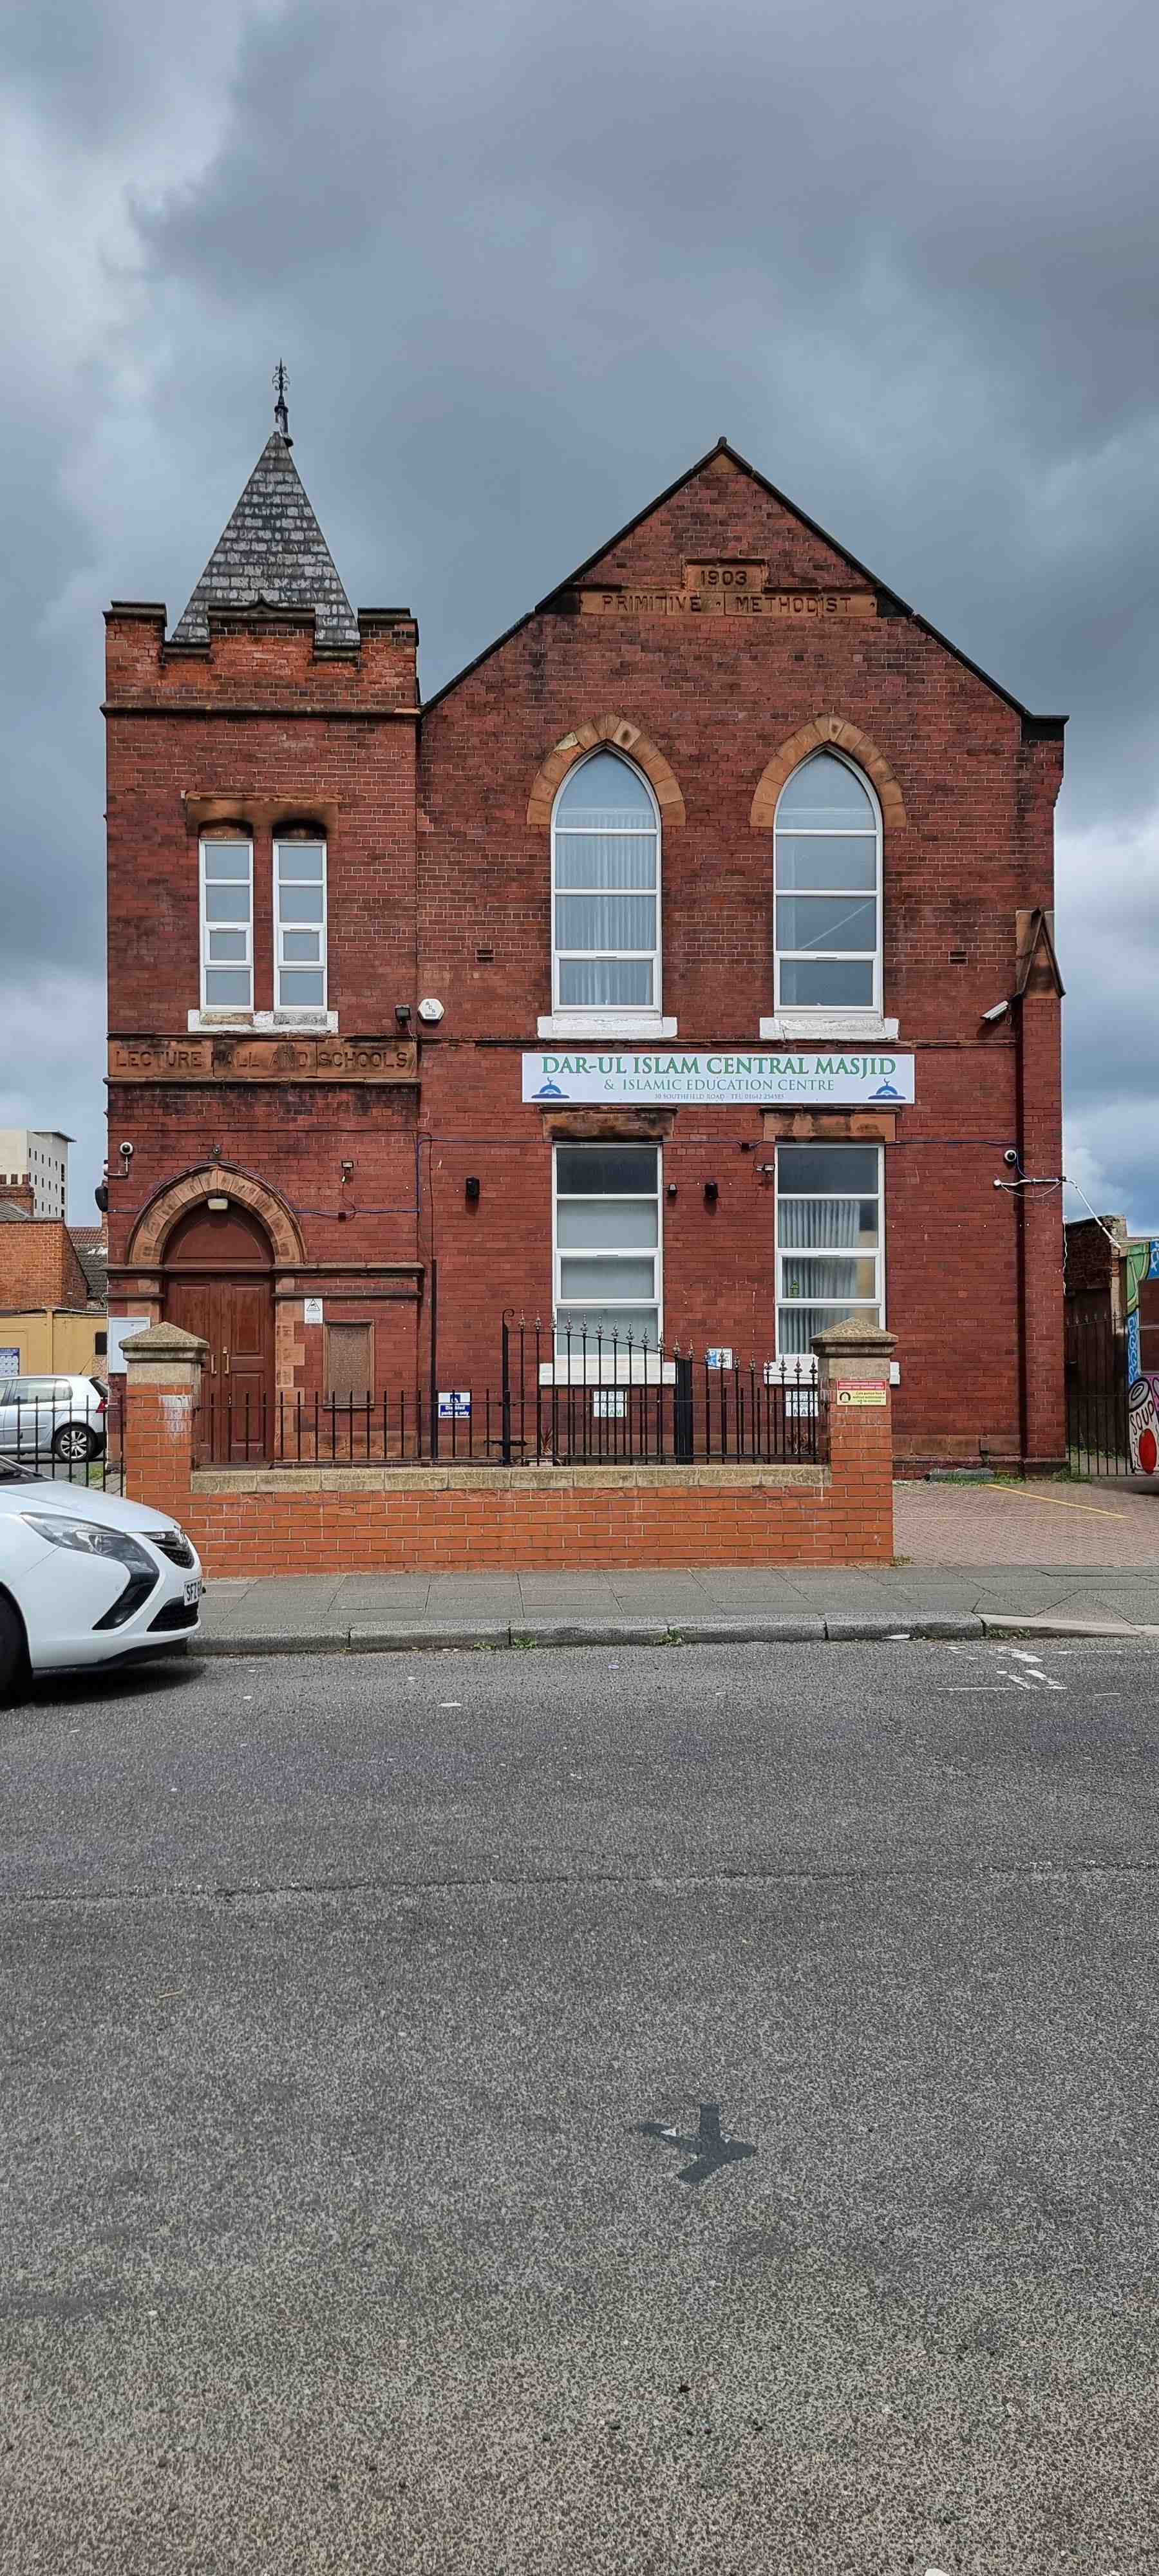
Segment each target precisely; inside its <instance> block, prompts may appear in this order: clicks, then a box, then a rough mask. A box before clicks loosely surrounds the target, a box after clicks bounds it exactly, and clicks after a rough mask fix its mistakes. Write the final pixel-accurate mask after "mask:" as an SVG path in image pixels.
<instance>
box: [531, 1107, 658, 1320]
mask: <svg viewBox="0 0 1159 2576" xmlns="http://www.w3.org/2000/svg"><path fill="white" fill-rule="evenodd" d="M555 1322H556V1356H557V1359H561V1360H562V1359H568V1358H570V1359H572V1360H574V1361H576V1362H579V1361H580V1360H581V1358H582V1357H584V1351H583V1337H584V1336H585V1335H587V1336H588V1337H589V1341H588V1348H587V1353H586V1356H587V1358H588V1359H589V1360H594V1359H595V1357H596V1352H597V1343H596V1335H597V1334H601V1335H609V1336H610V1335H611V1334H613V1333H615V1334H617V1335H619V1336H620V1337H621V1338H622V1340H623V1341H624V1342H625V1344H626V1342H627V1338H628V1335H629V1334H631V1337H632V1341H633V1343H634V1344H635V1345H636V1346H637V1347H638V1346H639V1345H641V1344H646V1345H647V1346H648V1347H649V1348H650V1349H653V1350H654V1349H655V1348H656V1345H657V1343H658V1342H659V1339H660V1155H659V1148H658V1147H657V1146H655V1145H557V1146H556V1149H555ZM569 1336H570V1342H569ZM606 1356H607V1361H608V1366H609V1367H610V1366H611V1353H610V1351H608V1353H607V1354H606ZM627 1356H628V1355H627V1352H626V1350H625V1353H624V1359H625V1365H626V1364H627Z"/></svg>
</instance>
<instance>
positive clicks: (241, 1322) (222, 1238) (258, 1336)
mask: <svg viewBox="0 0 1159 2576" xmlns="http://www.w3.org/2000/svg"><path fill="white" fill-rule="evenodd" d="M273 1263H274V1255H273V1247H272V1245H271V1243H270V1238H269V1236H268V1234H267V1233H266V1230H265V1227H264V1226H263V1225H262V1224H261V1223H260V1221H259V1219H258V1218H257V1217H256V1216H253V1215H251V1213H250V1210H249V1209H248V1208H246V1207H242V1206H240V1205H239V1203H238V1202H237V1201H236V1200H234V1199H228V1200H227V1201H226V1204H225V1205H224V1207H216V1208H215V1207H214V1206H213V1205H212V1202H207V1201H206V1200H204V1199H203V1200H201V1201H200V1203H199V1204H198V1205H197V1206H195V1207H192V1208H190V1209H189V1211H188V1214H187V1215H185V1216H182V1217H179V1218H178V1220H177V1223H176V1225H175V1226H174V1227H173V1230H172V1233H171V1234H170V1235H169V1237H168V1239H167V1241H166V1244H165V1250H164V1259H163V1270H164V1278H165V1317H166V1321H167V1322H168V1323H170V1324H179V1325H180V1326H181V1327H182V1330H183V1331H184V1332H187V1333H200V1335H201V1338H202V1340H203V1341H206V1342H208V1344H209V1359H208V1361H207V1363H206V1377H205V1380H204V1388H205V1395H206V1398H207V1401H206V1402H205V1404H204V1406H203V1411H202V1423H201V1436H200V1439H199V1442H198V1450H199V1455H200V1457H201V1458H202V1460H203V1461H204V1462H211V1463H212V1464H214V1465H216V1466H232V1467H242V1466H253V1465H255V1464H256V1463H258V1462H260V1461H261V1460H262V1459H264V1458H266V1457H268V1455H269V1446H270V1439H271V1435H272V1432H273V1397H274V1269H273Z"/></svg>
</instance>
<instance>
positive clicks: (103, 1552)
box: [20, 1512, 157, 1575]
mask: <svg viewBox="0 0 1159 2576" xmlns="http://www.w3.org/2000/svg"><path fill="white" fill-rule="evenodd" d="M20 1517H21V1520H22V1521H27V1523H28V1527H29V1529H32V1530H35V1532H36V1535H37V1537H38V1538H46V1539H47V1540H48V1541H49V1544H50V1546H52V1547H70V1548H73V1549H75V1551H76V1554H77V1555H78V1556H103V1557H112V1558H113V1559H114V1560H115V1562H116V1563H117V1564H118V1565H127V1566H128V1568H129V1571H130V1573H132V1574H148V1575H155V1574H156V1572H157V1568H156V1566H155V1565H154V1563H153V1559H152V1557H151V1556H146V1554H145V1550H144V1548H143V1547H138V1545H137V1541H136V1539H135V1538H130V1536H129V1533H128V1531H127V1530H119V1529H110V1528H109V1527H108V1526H107V1524H106V1523H105V1522H104V1521H72V1520H66V1519H65V1517H64V1515H63V1514H62V1513H60V1512H22V1513H21V1515H20Z"/></svg>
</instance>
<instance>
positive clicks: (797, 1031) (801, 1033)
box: [760, 1010, 898, 1044]
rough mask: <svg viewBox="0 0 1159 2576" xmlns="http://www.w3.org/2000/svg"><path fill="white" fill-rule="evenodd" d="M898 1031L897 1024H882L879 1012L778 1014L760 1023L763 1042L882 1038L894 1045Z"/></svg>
mask: <svg viewBox="0 0 1159 2576" xmlns="http://www.w3.org/2000/svg"><path fill="white" fill-rule="evenodd" d="M897 1031H898V1023H897V1021H896V1020H883V1019H882V1016H881V1013H880V1011H821V1010H817V1011H778V1013H777V1016H776V1018H775V1019H771V1020H762V1021H761V1023H760V1034H761V1036H762V1037H763V1038H820V1039H821V1041H822V1043H823V1044H825V1043H828V1042H829V1041H831V1040H833V1039H835V1038H859V1039H861V1040H862V1041H863V1042H871V1041H872V1040H873V1039H874V1038H880V1039H882V1040H883V1041H884V1042H886V1043H890V1044H891V1043H892V1042H893V1040H894V1039H895V1038H896V1036H897Z"/></svg>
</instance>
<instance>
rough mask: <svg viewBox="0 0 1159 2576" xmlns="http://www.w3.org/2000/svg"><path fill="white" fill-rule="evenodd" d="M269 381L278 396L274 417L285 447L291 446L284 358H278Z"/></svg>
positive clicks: (286, 369) (287, 381) (288, 377)
mask: <svg viewBox="0 0 1159 2576" xmlns="http://www.w3.org/2000/svg"><path fill="white" fill-rule="evenodd" d="M271 381H272V383H273V388H274V392H275V393H276V395H277V397H278V399H277V401H276V403H275V404H274V419H275V421H276V423H277V426H278V428H279V429H280V430H281V433H282V436H283V438H284V439H285V442H286V445H287V447H292V446H293V444H294V442H293V439H292V438H291V436H290V415H289V412H288V411H287V409H286V387H287V385H288V384H289V381H290V376H289V369H288V368H287V366H286V362H285V360H284V358H279V360H278V363H277V366H276V367H275V369H274V372H273V377H272V379H271Z"/></svg>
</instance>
